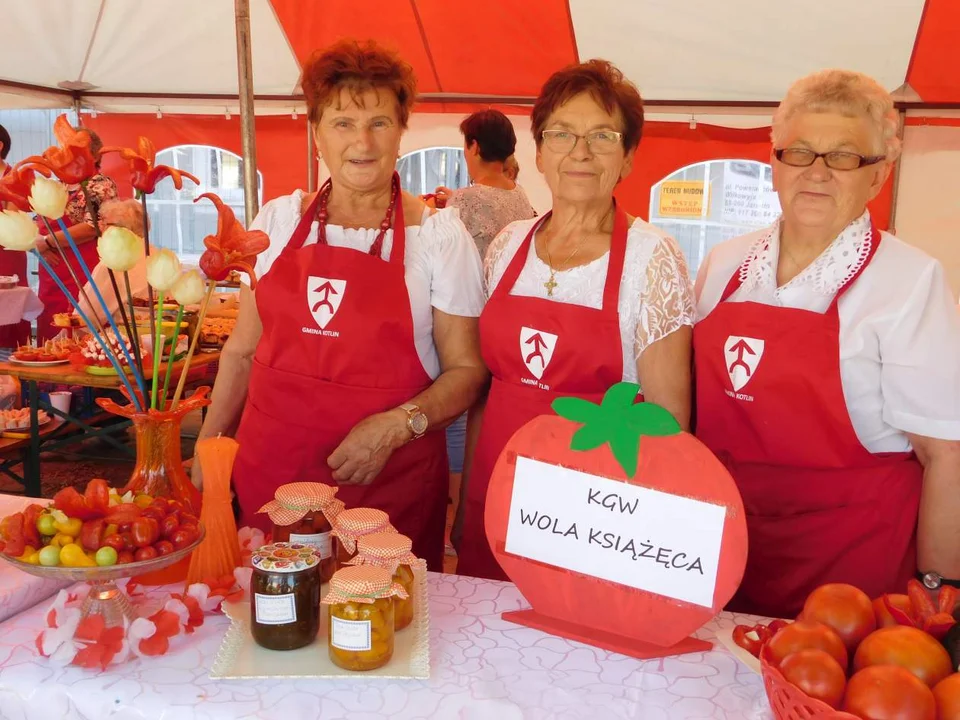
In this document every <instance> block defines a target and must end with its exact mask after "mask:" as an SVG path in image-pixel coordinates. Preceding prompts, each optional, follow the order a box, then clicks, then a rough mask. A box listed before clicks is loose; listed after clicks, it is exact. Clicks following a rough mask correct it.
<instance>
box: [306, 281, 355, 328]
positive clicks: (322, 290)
mask: <svg viewBox="0 0 960 720" xmlns="http://www.w3.org/2000/svg"><path fill="white" fill-rule="evenodd" d="M346 289H347V281H346V280H334V279H332V278H325V277H317V276H316V275H311V276H310V277H308V278H307V307H309V308H310V314H311V315H313V319H314V320H315V321H316V323H317V325H319V326H320V329H321V330H323V329H325V328H326V327H327V323H329V322H330V321H331V320H333V316H334V315H336V314H337V310H339V309H340V303H341V302H342V301H343V292H344V290H346Z"/></svg>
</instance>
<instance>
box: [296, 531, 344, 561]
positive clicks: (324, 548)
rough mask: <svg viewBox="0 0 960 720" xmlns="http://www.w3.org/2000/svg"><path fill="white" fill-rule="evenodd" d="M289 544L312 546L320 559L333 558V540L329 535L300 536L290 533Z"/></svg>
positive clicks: (326, 533)
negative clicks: (318, 553)
mask: <svg viewBox="0 0 960 720" xmlns="http://www.w3.org/2000/svg"><path fill="white" fill-rule="evenodd" d="M290 542H292V543H301V544H303V545H313V547H315V548H316V549H317V550H318V551H319V552H320V559H321V560H326V559H327V558H328V557H332V556H333V540H332V538H331V537H330V533H328V532H325V533H316V534H313V535H300V534H298V533H290Z"/></svg>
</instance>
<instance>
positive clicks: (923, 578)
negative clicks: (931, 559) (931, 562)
mask: <svg viewBox="0 0 960 720" xmlns="http://www.w3.org/2000/svg"><path fill="white" fill-rule="evenodd" d="M917 578H918V579H919V580H920V582H922V583H923V586H924V587H925V588H927V589H928V590H937V589H939V588H940V586H941V585H950V586H951V587H960V580H948V579H947V578H945V577H944V576H943V575H941V574H940V573H938V572H934V571H932V570H931V571H930V572H918V573H917Z"/></svg>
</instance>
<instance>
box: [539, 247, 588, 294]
mask: <svg viewBox="0 0 960 720" xmlns="http://www.w3.org/2000/svg"><path fill="white" fill-rule="evenodd" d="M583 241H584V239H583V238H581V239H580V242H579V243H577V246H576V247H575V248H574V249H573V252H572V253H570V256H569V257H568V258H567V259H566V260H564V261H563V263H562V264H561V266H560V267H559V268H557V269H556V270H554V268H553V258H552V257H550V248H549V247H548V245H547V241H546V240H544V241H543V251H544V252H545V253H546V254H547V267H548V268H549V269H550V279H549V280H547V281H546V282H545V283H544V284H543V286H544V287H545V288H546V289H547V296H548V297H553V289H554V288H555V287H557V279H556V278H557V270H562V269H563V266H564V265H566V264H567V263H569V262H570V261H571V260H573V256H574V255H576V254H577V253H578V252H580V248H581V247H583Z"/></svg>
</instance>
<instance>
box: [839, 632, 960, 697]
mask: <svg viewBox="0 0 960 720" xmlns="http://www.w3.org/2000/svg"><path fill="white" fill-rule="evenodd" d="M874 665H898V666H899V667H902V668H903V669H904V670H908V671H909V672H911V673H913V674H914V675H916V676H917V677H918V678H919V679H920V680H922V681H923V682H925V683H926V684H927V685H928V686H929V687H933V686H934V685H936V684H937V683H938V682H940V681H941V680H943V679H944V678H945V677H947V675H949V674H950V673H952V672H953V665H952V663H951V662H950V654H949V653H948V652H947V651H946V649H944V647H943V645H941V644H940V643H939V642H937V641H936V640H934V639H933V636H931V635H927V633H925V632H924V631H923V630H918V629H917V628H913V627H907V626H906V625H898V626H897V627H888V628H881V629H880V630H877V631H876V632H873V633H871V634H870V635H867V637H866V638H864V640H863V642H862V643H860V647H859V648H857V654H856V655H855V656H854V658H853V669H854V671H859V670H862V669H863V668H867V667H871V666H874Z"/></svg>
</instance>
